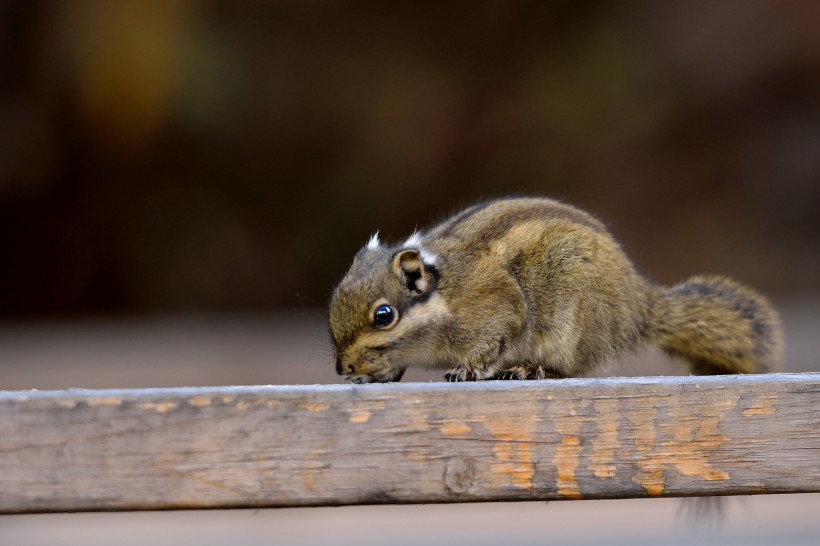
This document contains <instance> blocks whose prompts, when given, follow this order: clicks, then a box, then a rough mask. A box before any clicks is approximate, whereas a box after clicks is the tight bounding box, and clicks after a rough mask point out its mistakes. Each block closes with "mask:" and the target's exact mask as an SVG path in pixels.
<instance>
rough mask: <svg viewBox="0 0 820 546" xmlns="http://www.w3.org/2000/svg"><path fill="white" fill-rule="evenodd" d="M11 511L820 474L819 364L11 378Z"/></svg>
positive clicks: (680, 492) (762, 484) (592, 494)
mask: <svg viewBox="0 0 820 546" xmlns="http://www.w3.org/2000/svg"><path fill="white" fill-rule="evenodd" d="M0 450H2V453H3V457H0V491H2V494H0V513H18V512H44V511H45V512H48V511H83V510H159V509H175V508H176V509H187V508H214V507H221V508H230V507H267V506H319V505H338V504H361V503H407V502H428V503H429V502H468V501H497V500H532V499H543V500H551V499H580V498H584V499H589V498H613V497H645V496H658V495H663V496H690V495H726V494H755V493H788V492H817V491H820V374H780V375H767V376H723V377H683V378H631V379H571V380H546V381H526V382H518V381H502V382H493V381H487V382H480V383H464V384H446V383H434V384H429V383H426V384H412V383H411V384H388V385H329V386H283V387H224V388H188V389H148V390H112V391H65V392H0Z"/></svg>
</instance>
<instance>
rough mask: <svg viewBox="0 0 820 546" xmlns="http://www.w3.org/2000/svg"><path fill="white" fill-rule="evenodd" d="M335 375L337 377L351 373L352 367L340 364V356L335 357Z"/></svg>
mask: <svg viewBox="0 0 820 546" xmlns="http://www.w3.org/2000/svg"><path fill="white" fill-rule="evenodd" d="M336 373H337V374H339V375H350V374H352V373H353V366H351V365H350V364H347V365H343V364H342V355H336Z"/></svg>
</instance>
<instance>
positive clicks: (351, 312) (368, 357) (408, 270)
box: [330, 236, 449, 383]
mask: <svg viewBox="0 0 820 546" xmlns="http://www.w3.org/2000/svg"><path fill="white" fill-rule="evenodd" d="M412 240H413V238H411V240H409V241H408V243H410V242H411V241H412ZM435 262H436V260H435V256H432V255H430V254H428V253H426V252H425V251H423V250H421V248H420V247H419V246H418V245H415V248H408V247H407V246H405V247H393V248H390V247H384V246H382V245H381V244H380V242H379V239H378V237H377V236H373V237H372V238H371V239H370V242H369V243H368V244H367V246H365V247H364V248H363V249H362V250H360V251H359V253H358V254H357V255H356V257H355V259H354V260H353V265H352V266H351V267H350V270H349V271H348V272H347V274H346V275H345V277H344V278H343V279H342V281H341V282H340V283H339V285H338V286H337V287H336V290H334V292H333V296H332V298H331V301H330V335H331V339H332V341H333V352H334V357H335V360H336V372H338V373H339V374H340V375H346V376H348V380H349V381H353V382H358V383H367V382H373V381H376V382H386V381H398V380H399V379H401V376H402V374H403V373H404V370H405V369H406V368H407V365H408V364H410V363H411V362H415V363H420V364H425V363H430V361H431V360H432V357H431V356H430V355H431V354H432V351H433V349H432V348H433V347H434V346H435V345H436V343H435V342H436V338H437V333H438V332H440V331H441V329H442V328H444V324H443V323H444V322H445V319H446V316H447V315H448V314H449V310H448V309H447V306H446V304H445V303H444V300H443V299H442V298H441V295H440V294H439V293H438V291H437V287H438V278H439V274H438V271H437V269H436V265H435Z"/></svg>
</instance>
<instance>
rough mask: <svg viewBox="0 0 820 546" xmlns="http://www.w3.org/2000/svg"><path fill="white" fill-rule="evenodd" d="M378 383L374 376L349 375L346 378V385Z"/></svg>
mask: <svg viewBox="0 0 820 546" xmlns="http://www.w3.org/2000/svg"><path fill="white" fill-rule="evenodd" d="M376 382H377V381H376V378H375V377H373V376H372V375H348V376H347V377H345V383H354V384H356V385H361V384H363V383H376Z"/></svg>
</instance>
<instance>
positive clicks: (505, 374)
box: [493, 366, 531, 381]
mask: <svg viewBox="0 0 820 546" xmlns="http://www.w3.org/2000/svg"><path fill="white" fill-rule="evenodd" d="M530 374H531V372H530V370H528V369H527V368H525V367H524V366H516V367H515V368H507V369H506V370H501V371H500V372H498V373H497V374H496V375H495V376H493V379H504V380H512V381H523V380H525V379H531V377H530Z"/></svg>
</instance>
